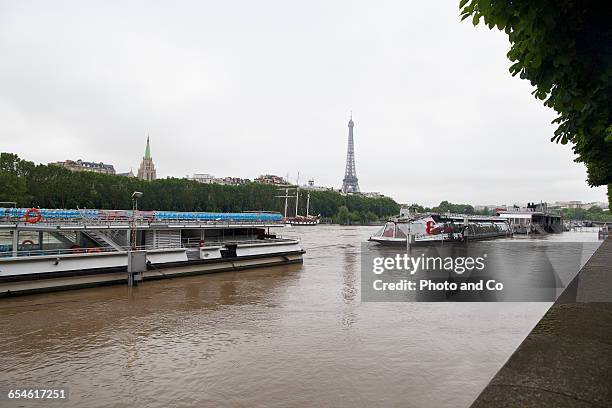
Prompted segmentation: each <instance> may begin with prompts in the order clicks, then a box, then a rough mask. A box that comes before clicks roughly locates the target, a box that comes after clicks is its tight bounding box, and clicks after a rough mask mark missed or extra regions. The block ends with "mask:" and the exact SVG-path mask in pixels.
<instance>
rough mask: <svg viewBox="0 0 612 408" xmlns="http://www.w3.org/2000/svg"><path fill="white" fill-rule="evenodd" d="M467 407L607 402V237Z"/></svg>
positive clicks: (611, 273) (610, 380)
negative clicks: (470, 405)
mask: <svg viewBox="0 0 612 408" xmlns="http://www.w3.org/2000/svg"><path fill="white" fill-rule="evenodd" d="M472 407H473V408H480V407H483V408H484V407H487V408H489V407H538V408H539V407H558V408H563V407H578V408H581V407H612V239H610V238H608V239H607V240H606V241H605V242H603V243H602V245H601V246H600V247H599V248H598V249H597V251H596V252H595V254H593V256H592V257H591V259H589V261H588V262H587V263H586V265H584V267H583V268H582V269H581V270H580V272H579V273H578V275H577V276H576V278H574V280H573V281H572V282H571V283H570V285H568V287H567V288H566V289H565V291H564V292H563V294H562V295H561V296H560V297H559V299H558V300H557V301H556V302H555V303H554V304H553V305H552V307H551V308H550V309H549V310H548V312H547V313H546V315H544V317H543V318H542V320H540V322H539V323H538V324H537V325H536V327H535V328H534V329H533V330H532V331H531V333H530V334H529V335H528V336H527V338H526V339H525V340H524V341H523V343H522V344H521V345H520V346H519V348H518V349H517V350H516V351H515V352H514V354H513V355H512V356H511V357H510V359H509V360H508V361H507V362H506V364H505V365H504V366H503V367H502V368H501V370H500V371H499V372H498V373H497V375H496V376H495V377H494V378H493V380H491V382H490V383H489V385H488V386H487V387H486V388H485V389H484V390H483V392H482V393H481V394H480V396H479V397H478V398H477V399H476V401H475V402H474V403H473V404H472Z"/></svg>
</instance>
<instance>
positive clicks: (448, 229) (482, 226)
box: [369, 214, 512, 245]
mask: <svg viewBox="0 0 612 408" xmlns="http://www.w3.org/2000/svg"><path fill="white" fill-rule="evenodd" d="M511 235H512V229H511V228H510V225H509V224H508V221H507V220H505V219H503V218H500V217H488V216H474V215H463V214H444V215H443V214H420V215H418V214H416V215H412V216H410V217H399V218H395V219H391V220H389V221H388V222H387V223H386V224H385V225H384V226H383V227H382V228H381V229H380V230H379V231H378V232H376V233H375V234H374V235H372V236H371V237H370V239H369V241H373V242H378V243H379V244H383V245H407V242H406V241H407V240H408V239H409V237H411V240H412V242H411V243H412V244H427V243H436V242H467V241H473V240H480V239H490V238H498V237H507V236H511Z"/></svg>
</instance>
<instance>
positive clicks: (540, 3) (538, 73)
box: [459, 0, 612, 201]
mask: <svg viewBox="0 0 612 408" xmlns="http://www.w3.org/2000/svg"><path fill="white" fill-rule="evenodd" d="M459 8H460V11H461V16H462V19H466V18H468V17H471V18H472V22H473V24H474V25H477V24H478V23H479V22H480V20H481V19H483V20H484V23H485V24H486V25H487V26H488V27H489V28H491V29H492V28H493V27H497V28H498V29H499V30H503V31H504V32H505V33H506V34H508V39H509V40H510V44H511V48H510V51H509V52H508V58H509V59H510V60H511V61H512V62H513V64H512V66H511V67H510V72H511V73H512V75H519V76H520V77H521V78H522V79H527V80H529V81H530V82H531V84H532V85H533V86H535V87H536V89H535V90H534V91H533V94H534V95H535V96H536V97H537V98H539V99H541V100H543V101H544V104H545V105H546V106H548V107H551V108H553V109H554V110H555V111H556V112H557V113H558V114H559V116H558V117H557V118H556V119H555V120H554V121H553V123H555V124H557V125H558V127H557V129H556V130H555V133H554V136H553V137H552V140H553V141H555V142H561V143H562V144H566V143H571V144H572V146H573V150H574V152H575V153H576V154H577V159H576V160H577V161H578V162H582V163H584V164H585V165H586V167H587V173H588V180H587V181H588V183H589V184H590V185H591V186H599V185H606V184H608V195H609V199H610V183H612V113H611V109H612V24H611V21H612V16H611V14H610V10H611V9H610V4H609V2H606V1H599V0H518V1H507V0H461V1H460V4H459ZM611 201H612V200H611Z"/></svg>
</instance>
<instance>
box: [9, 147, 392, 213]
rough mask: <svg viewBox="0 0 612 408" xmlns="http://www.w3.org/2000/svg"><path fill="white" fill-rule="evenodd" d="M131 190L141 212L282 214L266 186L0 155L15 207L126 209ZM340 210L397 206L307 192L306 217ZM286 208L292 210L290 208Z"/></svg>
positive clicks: (302, 202)
mask: <svg viewBox="0 0 612 408" xmlns="http://www.w3.org/2000/svg"><path fill="white" fill-rule="evenodd" d="M133 191H142V192H143V193H144V196H143V198H142V199H141V200H140V201H139V207H140V208H141V209H143V210H169V211H220V212H231V211H257V210H265V211H283V207H284V201H283V200H282V199H280V198H276V197H275V196H276V195H279V191H278V190H277V187H275V186H271V185H266V184H257V183H248V184H245V185H240V186H224V185H219V184H201V183H198V182H196V181H191V180H185V179H176V178H167V179H160V180H155V181H151V182H149V181H143V180H138V179H135V178H128V177H121V176H114V175H107V174H98V173H91V172H72V171H70V170H67V169H65V168H63V167H60V166H54V165H49V166H46V165H34V163H32V162H28V161H25V160H21V159H20V158H19V157H17V156H16V155H14V154H10V153H0V201H16V202H17V205H18V206H21V207H29V206H35V207H41V208H77V207H78V208H101V209H113V208H115V209H129V208H131V205H132V204H131V198H130V197H131V194H132V192H133ZM299 207H300V208H299V211H300V214H302V215H303V214H305V213H306V193H305V192H304V191H301V192H300V201H299ZM341 207H344V208H346V210H347V211H348V212H349V217H348V219H353V220H354V219H357V218H358V219H359V222H362V220H363V221H367V220H368V219H369V218H372V214H374V217H377V218H385V217H388V216H391V215H394V214H397V213H398V212H399V205H398V204H397V203H396V202H395V201H393V200H392V199H390V198H387V197H382V198H369V197H361V196H357V195H346V196H344V195H341V194H339V193H337V192H334V191H312V192H311V193H310V209H309V211H310V214H311V215H318V214H320V215H321V216H323V217H328V218H332V217H334V216H336V215H337V213H338V212H339V210H340V209H341ZM290 209H291V210H293V211H295V210H294V209H295V206H290ZM353 213H354V214H356V215H355V216H354V217H353V216H352V215H351V214H353ZM289 215H293V214H292V213H290V214H289Z"/></svg>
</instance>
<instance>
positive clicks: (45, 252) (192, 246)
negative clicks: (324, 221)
mask: <svg viewBox="0 0 612 408" xmlns="http://www.w3.org/2000/svg"><path fill="white" fill-rule="evenodd" d="M294 241H296V239H295V238H292V237H278V236H277V237H276V238H265V239H225V240H221V239H219V240H213V239H211V240H207V241H206V242H203V243H200V242H199V241H198V242H183V243H181V245H178V244H177V245H172V244H170V245H137V246H135V247H134V248H133V250H136V251H153V250H162V251H163V250H171V249H186V250H197V249H199V248H206V247H214V246H220V245H227V244H261V243H271V242H294ZM131 249H132V248H131V247H129V246H122V247H120V249H119V248H112V247H82V248H56V249H20V250H18V251H17V252H13V251H0V258H12V257H15V256H17V257H32V256H60V255H80V254H93V255H95V254H100V253H124V252H127V251H129V250H131Z"/></svg>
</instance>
